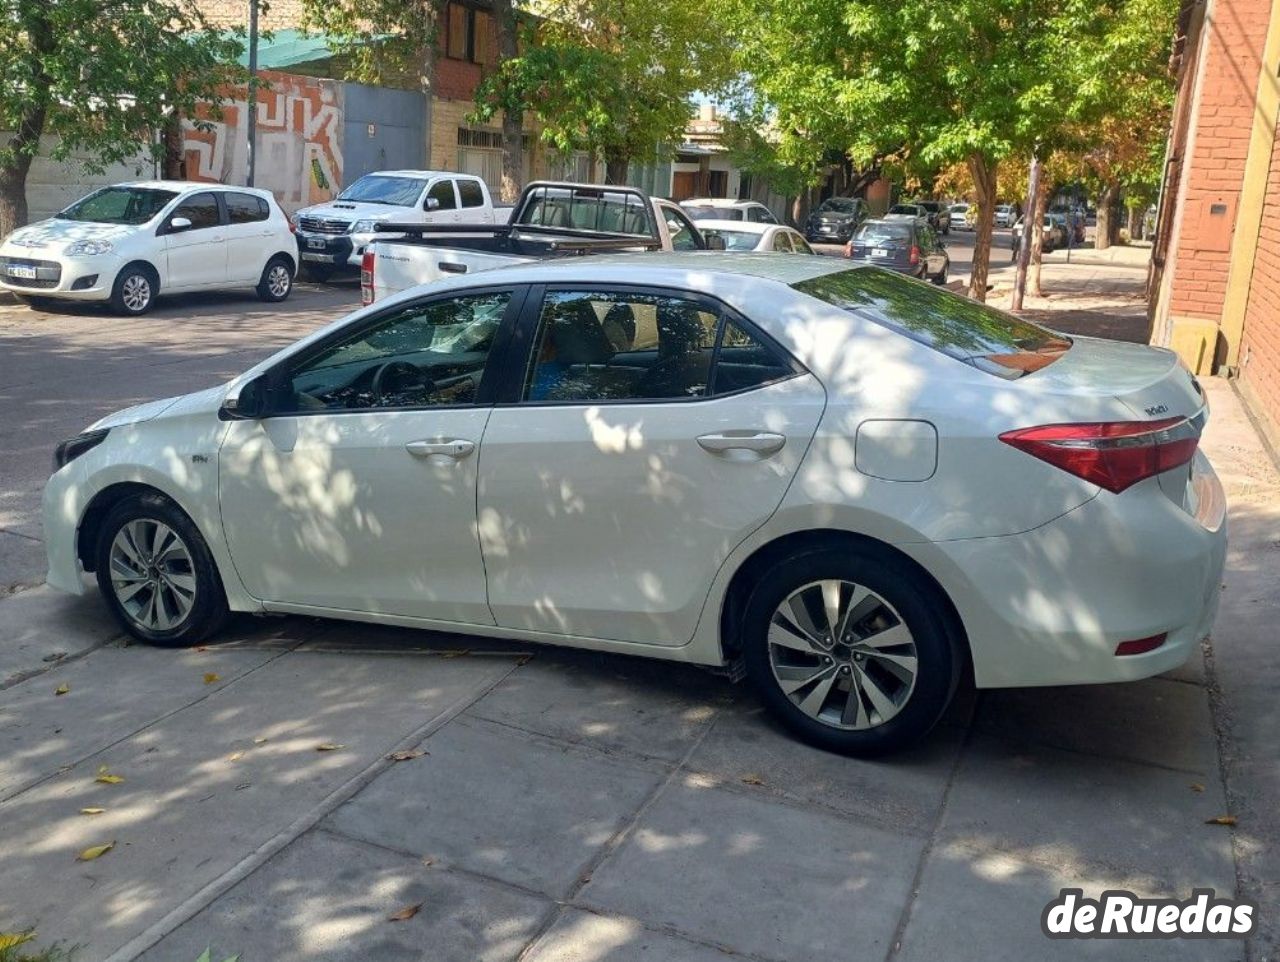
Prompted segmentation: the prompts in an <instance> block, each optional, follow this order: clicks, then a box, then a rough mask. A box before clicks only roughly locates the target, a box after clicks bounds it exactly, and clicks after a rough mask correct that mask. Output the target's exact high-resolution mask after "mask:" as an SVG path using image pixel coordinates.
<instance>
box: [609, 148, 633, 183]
mask: <svg viewBox="0 0 1280 962" xmlns="http://www.w3.org/2000/svg"><path fill="white" fill-rule="evenodd" d="M630 166H631V158H629V157H625V156H622V155H620V154H610V153H606V154H605V158H604V182H605V183H606V184H625V183H626V182H627V170H628V168H630Z"/></svg>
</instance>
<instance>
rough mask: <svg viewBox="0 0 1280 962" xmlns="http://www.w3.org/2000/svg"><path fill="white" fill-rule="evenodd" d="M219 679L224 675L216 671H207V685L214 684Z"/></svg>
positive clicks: (205, 674)
mask: <svg viewBox="0 0 1280 962" xmlns="http://www.w3.org/2000/svg"><path fill="white" fill-rule="evenodd" d="M219 681H222V676H221V675H219V674H217V673H216V672H212V671H206V672H205V673H204V683H205V684H206V685H212V684H214V683H215V682H219Z"/></svg>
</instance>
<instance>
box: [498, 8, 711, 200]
mask: <svg viewBox="0 0 1280 962" xmlns="http://www.w3.org/2000/svg"><path fill="white" fill-rule="evenodd" d="M539 13H540V18H539V19H538V20H536V21H535V20H532V19H530V20H527V21H524V22H523V23H522V28H521V29H522V36H521V42H520V43H519V45H518V48H517V51H516V54H515V56H504V57H503V58H502V59H501V62H500V64H499V66H498V69H497V70H495V71H494V72H493V73H492V74H490V75H489V76H488V77H486V78H485V80H484V81H483V82H482V83H481V85H480V88H479V90H478V91H477V92H476V111H475V113H474V114H473V116H474V117H476V118H477V119H479V120H485V119H488V118H491V117H492V116H494V115H495V114H496V113H497V112H498V111H499V110H500V111H502V112H503V116H504V117H506V116H511V115H513V114H522V113H524V112H529V113H531V114H532V115H533V116H534V117H535V118H536V120H537V123H538V128H539V136H540V137H541V139H542V141H543V142H544V143H546V144H548V145H549V146H551V147H553V148H554V149H556V150H559V151H561V152H563V153H569V152H572V151H578V150H581V151H586V152H588V153H590V154H591V155H592V156H593V157H601V158H603V159H604V161H605V168H606V178H607V179H608V180H609V181H610V182H611V183H623V182H625V180H626V177H627V168H628V166H629V165H630V164H631V163H632V162H644V161H651V160H654V159H656V158H657V157H658V156H659V155H660V154H661V152H662V151H663V149H664V147H666V146H668V145H670V144H671V143H673V142H676V141H678V140H679V138H680V136H681V135H682V133H683V131H684V127H685V125H686V124H687V123H688V120H689V116H690V112H691V98H692V95H693V93H694V92H695V91H698V90H709V89H712V88H714V87H716V86H718V85H719V84H721V83H722V82H724V81H725V80H726V79H727V77H728V72H727V71H728V64H729V51H730V48H731V42H730V40H729V38H728V36H727V35H726V33H725V31H724V30H723V29H721V28H720V27H719V26H718V25H717V24H716V23H715V22H714V21H713V19H712V18H710V17H709V16H708V15H707V13H706V11H705V10H704V9H703V8H700V7H698V6H696V5H693V4H690V3H688V2H685V0H651V2H648V3H636V2H634V0H546V2H544V3H543V4H541V5H540V6H539Z"/></svg>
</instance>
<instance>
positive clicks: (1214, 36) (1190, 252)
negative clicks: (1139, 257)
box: [1169, 0, 1271, 321]
mask: <svg viewBox="0 0 1280 962" xmlns="http://www.w3.org/2000/svg"><path fill="white" fill-rule="evenodd" d="M1210 16H1211V18H1212V19H1211V22H1210V23H1209V24H1208V25H1207V27H1206V29H1207V31H1208V41H1207V45H1206V48H1205V53H1204V61H1203V64H1202V72H1201V74H1200V79H1199V91H1198V107H1197V110H1198V113H1197V115H1196V118H1195V131H1194V134H1193V139H1192V141H1191V144H1190V145H1189V149H1190V151H1191V155H1190V162H1189V163H1188V165H1187V167H1186V171H1185V174H1184V176H1185V178H1186V188H1185V193H1184V194H1183V200H1182V219H1181V224H1180V227H1179V231H1178V236H1177V239H1176V245H1177V248H1176V250H1177V254H1176V260H1175V262H1174V268H1173V281H1172V288H1171V297H1170V301H1169V311H1170V313H1171V314H1172V315H1174V316H1182V317H1198V318H1211V319H1213V320H1215V321H1216V320H1220V318H1221V316H1222V306H1223V300H1224V298H1225V295H1226V287H1227V272H1228V264H1229V260H1230V257H1231V234H1232V230H1233V229H1234V226H1235V216H1236V205H1237V202H1238V200H1239V196H1240V185H1241V182H1242V178H1243V176H1244V165H1245V158H1246V156H1247V154H1248V150H1249V135H1250V129H1251V126H1252V123H1253V110H1254V104H1255V99H1256V96H1257V84H1258V73H1259V70H1260V68H1261V65H1262V46H1263V43H1264V41H1265V38H1266V34H1267V24H1268V21H1269V20H1270V17H1271V0H1212V3H1211V7H1210Z"/></svg>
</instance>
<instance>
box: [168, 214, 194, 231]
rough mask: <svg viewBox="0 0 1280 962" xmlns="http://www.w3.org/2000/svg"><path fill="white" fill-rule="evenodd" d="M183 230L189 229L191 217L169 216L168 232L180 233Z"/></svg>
mask: <svg viewBox="0 0 1280 962" xmlns="http://www.w3.org/2000/svg"><path fill="white" fill-rule="evenodd" d="M184 230H191V219H190V218H188V217H170V218H169V233H170V234H181V233H182V232H183V231H184Z"/></svg>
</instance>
